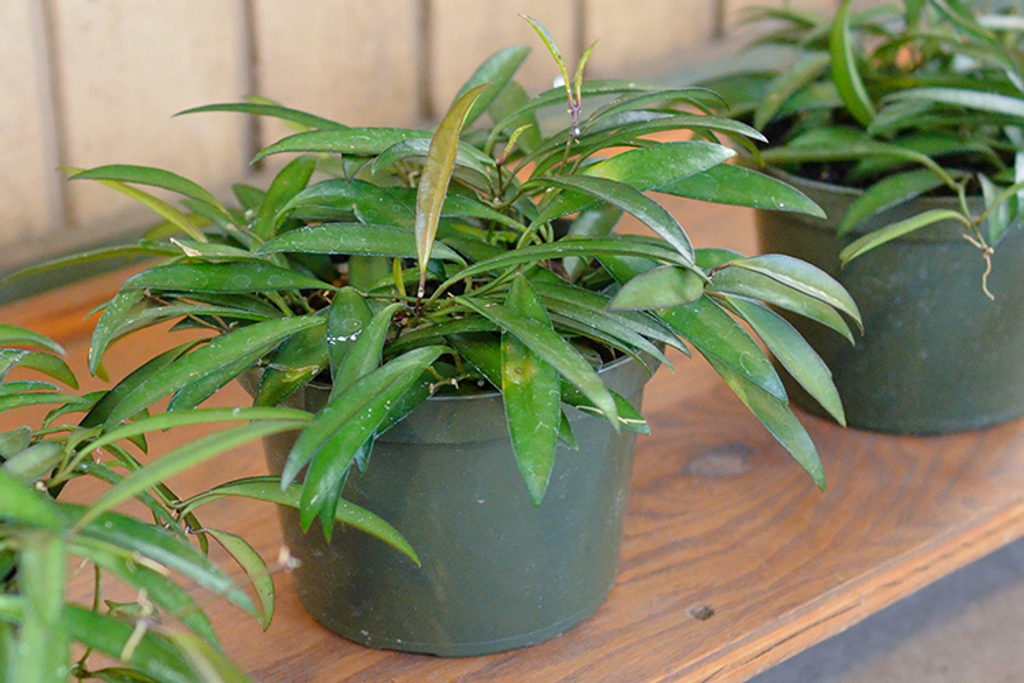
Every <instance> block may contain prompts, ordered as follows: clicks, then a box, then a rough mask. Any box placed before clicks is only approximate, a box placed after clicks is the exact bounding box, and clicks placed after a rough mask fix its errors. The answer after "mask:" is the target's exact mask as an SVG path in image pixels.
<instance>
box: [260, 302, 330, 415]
mask: <svg viewBox="0 0 1024 683" xmlns="http://www.w3.org/2000/svg"><path fill="white" fill-rule="evenodd" d="M339 294H340V292H339ZM335 301H337V295H335ZM329 328H330V317H328V322H327V325H323V326H321V325H317V326H316V327H308V328H306V329H305V330H302V331H300V332H296V333H295V334H293V335H292V336H290V337H288V338H287V339H285V340H284V342H282V344H281V346H280V347H278V349H277V351H276V352H275V353H274V357H273V359H272V360H271V361H270V363H269V364H268V365H267V367H266V368H265V369H264V370H263V377H262V379H261V380H260V387H259V391H258V392H257V393H256V399H255V401H254V402H253V405H257V406H276V405H278V404H280V403H282V402H284V401H285V399H287V398H288V397H289V396H291V395H292V394H294V393H295V392H296V391H298V390H299V389H300V388H302V387H304V386H306V385H307V384H308V383H309V382H311V381H312V380H313V379H314V378H315V377H316V376H317V375H319V374H320V373H321V372H322V371H323V370H324V369H325V368H327V367H328V364H329V360H328V329H329Z"/></svg>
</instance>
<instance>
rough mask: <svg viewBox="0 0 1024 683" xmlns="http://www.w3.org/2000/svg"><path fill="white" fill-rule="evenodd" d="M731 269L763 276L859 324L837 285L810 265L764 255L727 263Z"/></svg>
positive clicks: (857, 315)
mask: <svg viewBox="0 0 1024 683" xmlns="http://www.w3.org/2000/svg"><path fill="white" fill-rule="evenodd" d="M730 267H734V268H745V269H747V270H752V271H754V272H756V273H761V274H762V275H766V276H768V277H770V278H771V279H773V280H775V281H776V282H779V283H780V284H783V285H786V286H787V287H792V288H793V289H795V290H797V291H798V292H802V293H803V294H807V295H808V296H811V297H814V298H815V299H818V300H819V301H823V302H824V303H826V304H828V305H829V306H832V307H833V308H835V309H837V310H839V311H842V312H843V313H845V314H846V315H848V316H850V317H851V318H852V319H853V320H855V321H857V324H858V325H859V324H861V317H860V310H859V309H858V308H857V304H856V303H855V302H854V300H853V297H851V296H850V294H849V292H847V291H846V290H845V289H844V288H843V286H842V285H841V284H839V282H837V281H836V280H835V278H833V277H832V276H831V275H829V274H828V273H826V272H825V271H823V270H821V269H820V268H818V267H816V266H812V265H811V264H809V263H806V262H804V261H801V260H799V259H795V258H793V257H791V256H785V255H782V254H765V255H763V256H755V257H753V258H748V259H740V260H737V261H733V262H732V263H730Z"/></svg>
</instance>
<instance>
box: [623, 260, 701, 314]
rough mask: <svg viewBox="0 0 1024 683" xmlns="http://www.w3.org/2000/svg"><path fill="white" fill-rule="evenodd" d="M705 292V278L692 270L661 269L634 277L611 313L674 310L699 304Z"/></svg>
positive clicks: (624, 286) (673, 267)
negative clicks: (615, 311) (677, 307)
mask: <svg viewBox="0 0 1024 683" xmlns="http://www.w3.org/2000/svg"><path fill="white" fill-rule="evenodd" d="M703 293H704V278H702V277H701V276H700V275H698V274H697V273H696V272H694V271H693V270H689V269H686V268H677V267H675V266H661V267H659V268H654V269H653V270H649V271H647V272H646V273H643V274H641V275H638V276H637V277H635V278H633V279H632V280H630V281H629V282H627V283H626V284H625V285H623V287H622V289H620V290H619V292H618V293H617V294H616V295H615V297H614V298H613V299H612V300H611V301H610V302H609V303H608V308H609V309H611V310H623V309H625V310H650V309H656V308H672V307H673V306H682V305H685V304H690V303H693V302H694V301H696V300H697V299H698V298H700V296H701V295H702V294H703Z"/></svg>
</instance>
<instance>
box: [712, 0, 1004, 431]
mask: <svg viewBox="0 0 1024 683" xmlns="http://www.w3.org/2000/svg"><path fill="white" fill-rule="evenodd" d="M854 6H855V5H854V3H851V2H850V1H849V0H847V1H846V2H844V3H842V4H841V5H840V7H839V9H838V10H837V12H836V13H835V15H834V16H832V17H821V16H816V15H813V14H808V13H804V12H799V11H795V10H788V9H785V10H759V11H756V12H755V13H754V14H753V18H754V19H757V20H760V21H762V22H764V23H765V24H767V25H768V26H770V27H771V29H772V30H769V31H768V32H767V33H766V34H765V35H764V36H763V37H762V38H761V39H760V40H759V41H758V42H759V43H760V44H761V46H760V47H759V48H758V49H762V50H763V49H765V47H764V46H765V45H767V46H770V48H771V49H772V50H773V52H764V53H763V54H762V59H761V60H760V63H761V64H765V63H771V59H774V60H775V63H776V64H778V65H779V66H778V67H777V68H764V67H759V70H757V71H756V72H754V71H744V72H741V73H735V74H731V75H729V76H726V77H724V78H723V79H721V80H717V81H715V82H714V83H713V84H711V87H716V88H719V89H720V90H721V92H722V93H723V96H725V97H726V99H728V100H729V101H730V102H731V103H732V104H733V105H734V107H735V108H734V110H733V112H734V114H735V115H736V116H737V117H739V118H741V119H744V120H747V121H749V122H751V123H753V124H754V125H755V126H758V127H760V128H762V129H763V130H765V132H766V135H767V137H768V138H769V139H770V144H769V145H765V146H763V148H762V149H760V150H759V151H758V152H757V153H755V154H751V155H750V157H749V161H750V163H752V164H754V165H756V164H758V163H759V162H760V163H764V164H767V165H768V166H769V167H770V168H771V169H774V170H773V173H774V174H775V175H776V176H777V177H780V178H784V179H786V180H788V181H790V182H792V183H793V184H794V185H795V186H797V187H799V188H800V189H802V190H803V191H804V192H805V193H807V195H808V196H810V197H811V198H813V199H814V200H815V201H816V202H818V203H819V204H820V205H821V206H822V207H824V208H825V209H826V211H827V213H828V217H829V218H828V220H827V221H826V220H820V219H817V218H813V217H807V216H799V217H797V216H782V215H779V214H767V213H762V214H760V215H759V227H760V238H761V244H762V247H763V249H765V250H768V251H779V252H783V253H787V254H791V255H795V256H798V257H800V258H803V259H806V260H808V261H810V262H812V263H815V264H816V265H818V266H820V267H821V268H823V269H825V270H826V271H828V272H829V273H831V274H832V275H834V276H835V277H837V278H838V279H839V280H840V282H842V283H843V284H844V286H845V287H846V288H847V289H848V290H849V291H850V292H851V294H852V295H853V296H854V299H855V300H856V301H857V303H858V304H859V305H860V306H861V310H862V312H863V315H864V323H865V328H866V330H867V335H866V337H865V339H864V343H863V344H858V345H857V347H856V348H849V347H848V345H846V344H845V343H844V342H843V341H842V340H841V339H839V338H837V337H835V336H834V335H832V336H829V335H828V334H827V333H819V332H818V331H817V330H813V329H811V328H810V327H808V326H806V325H803V324H801V323H799V322H796V323H795V324H797V327H798V329H800V330H801V331H802V332H804V333H805V334H806V335H807V336H808V338H809V339H810V340H811V342H812V344H813V346H814V347H815V349H817V350H818V351H819V353H821V355H822V357H823V358H824V359H825V360H826V362H827V363H828V365H829V367H831V368H832V370H833V372H834V373H835V381H836V385H837V386H838V387H839V391H840V395H841V396H842V397H843V400H844V403H845V405H846V406H847V410H848V413H847V417H848V420H849V424H850V425H851V426H855V427H860V428H864V429H870V430H877V431H884V432H894V433H914V434H939V433H946V432H952V431H958V430H964V429H972V428H979V427H984V426H987V425H991V424H995V423H998V422H1002V421H1005V420H1009V419H1012V418H1015V417H1017V416H1019V415H1021V414H1022V413H1024V280H1022V279H1021V278H1020V277H1019V275H1018V272H1019V269H1020V263H1021V260H1020V259H1021V258H1022V256H1024V234H1022V231H1021V230H1020V222H1021V216H1022V211H1024V201H1022V198H1024V183H1022V181H1024V134H1022V131H1024V60H1022V57H1021V55H1022V54H1024V51H1022V50H1024V40H1022V38H1021V36H1022V35H1024V17H1022V16H1021V14H1020V7H1019V4H1016V3H999V2H987V3H986V2H974V3H971V2H965V1H963V0H905V1H904V2H902V3H901V4H900V6H899V7H897V6H891V5H887V6H885V7H880V8H874V9H868V10H865V11H862V12H855V11H854ZM765 55H770V57H768V58H767V59H766V58H765ZM796 398H797V400H798V402H800V403H801V404H802V405H804V406H805V407H809V408H811V409H812V410H816V411H818V412H820V408H818V407H817V406H816V404H815V402H814V401H813V400H809V399H808V397H807V396H806V395H797V396H796Z"/></svg>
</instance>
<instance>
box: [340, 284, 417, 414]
mask: <svg viewBox="0 0 1024 683" xmlns="http://www.w3.org/2000/svg"><path fill="white" fill-rule="evenodd" d="M402 306H403V304H401V303H393V304H390V305H388V306H385V307H384V308H382V309H380V310H379V311H377V313H375V314H374V315H373V317H372V318H371V319H370V320H369V321H367V322H366V324H365V325H363V326H362V327H361V328H360V329H359V330H357V331H355V332H352V333H351V334H350V336H349V339H354V341H353V342H352V345H351V346H350V347H349V348H348V349H347V351H346V353H345V354H344V356H343V357H342V358H341V359H340V360H339V362H338V365H337V367H336V368H333V367H332V371H333V372H332V387H331V398H332V399H333V398H334V397H337V396H340V395H341V394H342V393H343V392H345V391H347V390H348V388H349V387H350V386H352V384H353V383H354V382H355V381H356V380H357V379H359V378H360V377H363V376H364V375H367V374H369V373H371V372H373V371H374V370H375V369H377V367H378V366H380V363H381V358H382V355H383V349H384V342H385V340H386V339H387V335H388V332H390V331H391V319H392V318H393V317H394V315H395V313H397V312H398V311H399V310H401V308H402ZM359 315H360V312H359V311H358V309H357V310H356V311H355V316H356V317H353V318H350V319H349V320H350V321H352V322H355V320H356V319H357V317H358V316H359Z"/></svg>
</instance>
